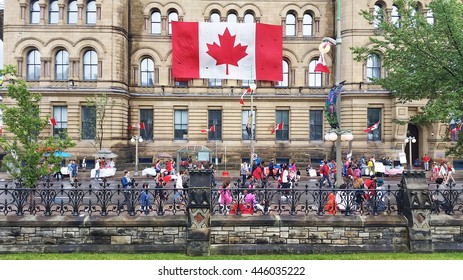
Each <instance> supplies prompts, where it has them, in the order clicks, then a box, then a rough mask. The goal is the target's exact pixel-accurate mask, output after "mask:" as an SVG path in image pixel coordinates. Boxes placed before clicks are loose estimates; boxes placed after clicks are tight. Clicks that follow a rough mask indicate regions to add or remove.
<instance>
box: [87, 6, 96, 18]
mask: <svg viewBox="0 0 463 280" xmlns="http://www.w3.org/2000/svg"><path fill="white" fill-rule="evenodd" d="M95 23H96V1H94V0H90V1H88V2H87V24H95Z"/></svg>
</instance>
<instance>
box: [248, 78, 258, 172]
mask: <svg viewBox="0 0 463 280" xmlns="http://www.w3.org/2000/svg"><path fill="white" fill-rule="evenodd" d="M250 88H251V157H250V158H249V162H250V166H251V171H252V166H253V164H254V158H253V155H254V91H255V90H256V88H257V85H256V83H254V82H252V84H251V85H250Z"/></svg>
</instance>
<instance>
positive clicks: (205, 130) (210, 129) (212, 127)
mask: <svg viewBox="0 0 463 280" xmlns="http://www.w3.org/2000/svg"><path fill="white" fill-rule="evenodd" d="M214 131H215V125H212V126H211V127H210V128H209V129H201V132H202V133H206V132H214Z"/></svg>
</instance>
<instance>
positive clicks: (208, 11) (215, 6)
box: [203, 3, 227, 19]
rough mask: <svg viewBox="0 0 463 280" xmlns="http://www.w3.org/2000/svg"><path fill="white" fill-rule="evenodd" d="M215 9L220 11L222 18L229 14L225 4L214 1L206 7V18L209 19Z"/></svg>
mask: <svg viewBox="0 0 463 280" xmlns="http://www.w3.org/2000/svg"><path fill="white" fill-rule="evenodd" d="M213 11H218V12H219V13H220V17H221V18H223V17H224V16H225V15H226V14H227V11H226V9H225V8H224V7H223V6H221V5H219V4H217V3H212V4H210V5H208V6H207V7H206V8H205V9H204V13H203V17H204V19H208V18H209V16H210V15H211V13H212V12H213Z"/></svg>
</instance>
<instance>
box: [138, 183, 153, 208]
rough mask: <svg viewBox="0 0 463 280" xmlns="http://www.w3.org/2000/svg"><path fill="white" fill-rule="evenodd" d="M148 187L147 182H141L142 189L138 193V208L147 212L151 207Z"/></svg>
mask: <svg viewBox="0 0 463 280" xmlns="http://www.w3.org/2000/svg"><path fill="white" fill-rule="evenodd" d="M149 187H150V186H149V184H148V183H146V182H145V183H143V190H142V191H141V193H140V209H141V211H143V212H147V211H148V210H150V209H151V196H150V193H149V192H148V190H149Z"/></svg>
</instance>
